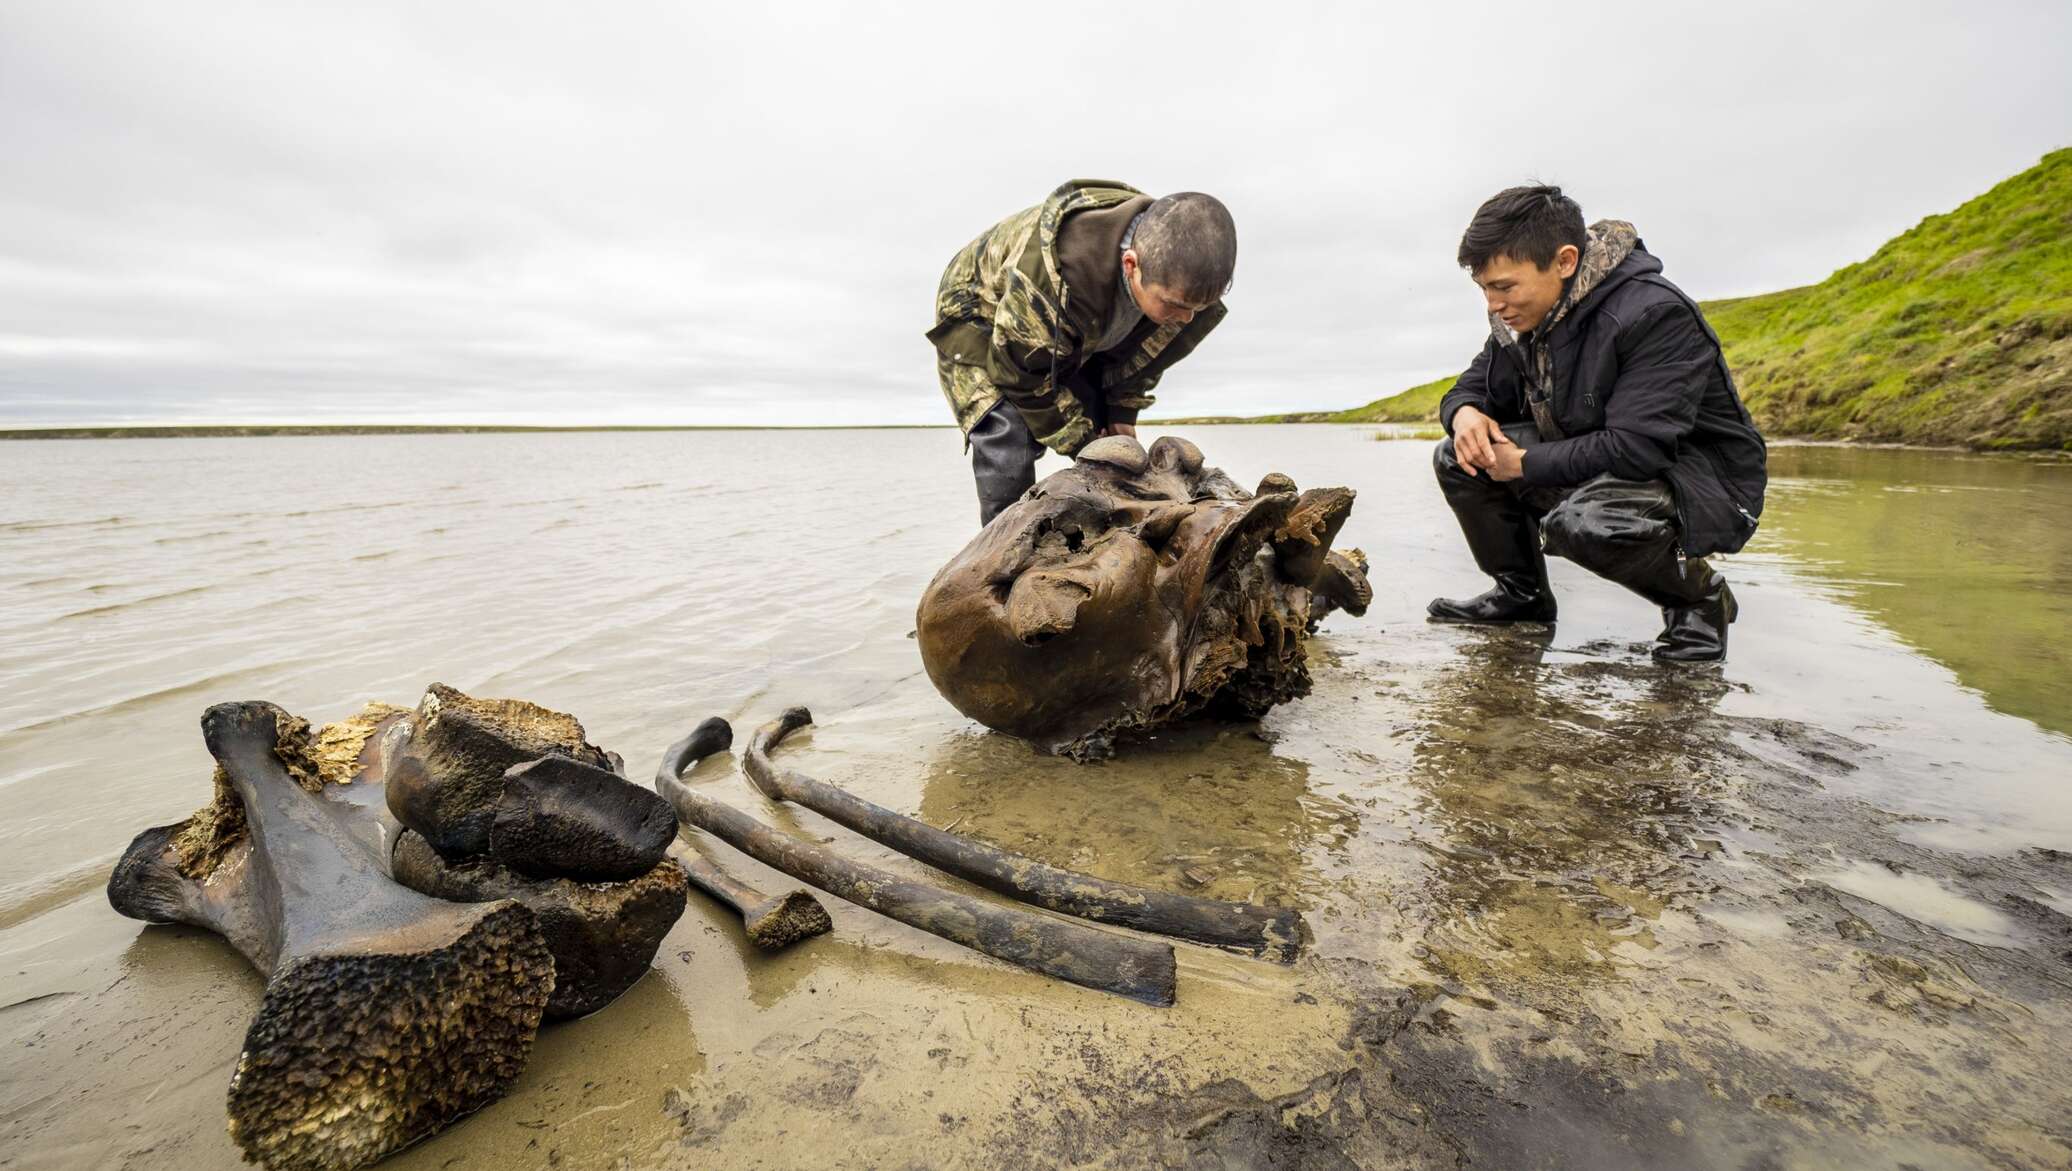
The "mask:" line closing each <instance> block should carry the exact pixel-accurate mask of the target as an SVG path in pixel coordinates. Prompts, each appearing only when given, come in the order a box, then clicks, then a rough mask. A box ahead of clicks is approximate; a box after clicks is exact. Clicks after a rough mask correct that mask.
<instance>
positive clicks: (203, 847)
mask: <svg viewBox="0 0 2072 1171" xmlns="http://www.w3.org/2000/svg"><path fill="white" fill-rule="evenodd" d="M305 728H306V725H305V724H304V723H303V722H302V721H300V720H297V719H296V718H295V717H293V716H290V715H288V714H287V713H286V712H283V711H281V710H280V709H279V708H277V707H274V706H273V705H271V704H266V703H233V704H219V705H217V706H215V707H212V708H210V709H209V710H208V712H207V713H206V714H205V715H204V716H203V717H202V733H203V736H204V738H205V739H206V741H207V743H208V747H209V751H210V753H211V754H212V755H214V756H215V758H216V760H217V762H218V765H219V768H218V773H217V776H218V778H219V783H220V784H221V785H222V786H223V788H222V790H220V791H219V793H218V800H217V801H216V803H215V804H214V805H212V806H211V807H210V808H208V809H205V810H204V811H203V812H202V813H199V814H197V815H196V816H195V817H193V818H190V819H189V820H188V821H186V822H181V823H179V824H177V825H170V826H160V827H158V828H155V829H149V830H146V831H144V832H143V833H142V834H139V835H138V836H137V838H136V840H135V841H133V842H131V843H130V847H129V849H128V850H127V851H126V852H125V853H124V854H123V856H122V859H121V861H119V862H118V863H117V864H116V867H115V873H114V875H113V876H112V877H111V878H110V879H109V882H108V900H109V902H110V903H112V904H113V905H114V907H115V909H116V910H118V911H120V912H122V913H123V914H125V915H129V916H131V917H132V918H137V919H142V920H144V921H146V922H150V923H187V924H191V925H193V926H196V927H201V928H203V929H205V930H208V931H213V932H215V933H217V934H219V935H221V936H223V938H225V939H226V940H228V941H230V943H231V944H232V945H233V946H234V947H236V948H237V949H238V951H240V952H242V953H243V954H244V956H245V958H246V959H248V960H250V961H251V962H252V964H253V966H255V967H257V968H258V969H259V970H260V971H261V972H263V973H265V974H266V976H267V984H266V993H265V997H264V1000H263V1001H262V1003H261V1005H260V1008H259V1012H258V1015H257V1016H255V1017H254V1018H253V1020H252V1024H251V1027H250V1028H249V1029H248V1030H247V1031H246V1034H245V1042H244V1049H243V1051H242V1052H241V1053H240V1054H239V1055H238V1060H237V1069H236V1072H235V1073H234V1074H233V1075H232V1077H231V1081H230V1093H229V1115H230V1120H229V1125H230V1136H231V1138H232V1139H233V1140H234V1141H235V1142H236V1143H237V1145H238V1146H239V1147H240V1148H241V1149H242V1150H243V1151H244V1152H245V1155H246V1157H247V1158H249V1159H252V1160H254V1161H257V1162H260V1163H263V1164H265V1165H266V1166H268V1167H271V1168H274V1169H275V1171H289V1169H295V1171H301V1169H311V1171H339V1169H343V1168H354V1167H361V1166H365V1165H367V1164H369V1163H372V1162H374V1161H376V1160H378V1159H380V1158H382V1157H384V1156H386V1155H388V1154H389V1153H390V1152H393V1151H395V1150H398V1149H400V1148H402V1147H405V1146H408V1145H409V1144H411V1143H413V1142H416V1141H418V1140H419V1139H422V1138H424V1137H426V1136H427V1135H431V1134H434V1133H436V1132H437V1131H439V1130H440V1129H442V1128H444V1127H445V1126H447V1125H448V1124H450V1123H452V1122H453V1121H455V1120H457V1119H459V1118H462V1117H464V1116H466V1115H467V1114H469V1113H471V1112H473V1111H475V1110H478V1109H480V1108H482V1107H483V1106H485V1105H487V1104H489V1103H490V1102H492V1101H495V1100H496V1099H497V1098H498V1097H500V1096H502V1094H503V1093H504V1092H505V1090H507V1089H508V1088H509V1087H510V1085H511V1083H512V1082H513V1081H515V1080H517V1077H518V1075H519V1073H520V1072H521V1071H522V1070H523V1069H524V1068H525V1062H526V1059H527V1057H528V1056H529V1055H530V1054H531V1050H532V1042H533V1037H534V1034H535V1032H536V1031H537V1029H538V1027H539V1022H540V1015H541V1012H542V1010H543V1009H544V1008H545V1007H546V1003H547V997H548V994H549V991H550V990H551V989H552V987H553V983H554V968H553V960H552V958H551V957H550V956H549V954H548V951H547V945H546V943H545V942H544V941H543V940H542V939H541V937H540V934H539V929H538V926H537V925H536V923H535V921H534V919H533V916H532V913H531V912H530V911H528V910H526V909H525V908H524V907H523V906H520V905H519V904H517V903H515V902H510V901H498V902H493V903H479V904H473V905H466V904H458V903H449V902H443V901H441V900H438V899H434V898H429V897H426V896H424V895H421V894H418V893H416V892H414V891H411V890H407V889H405V888H403V887H401V886H398V885H396V884H395V883H394V882H391V881H390V880H389V879H388V877H387V875H386V874H385V873H384V872H383V869H382V865H381V862H380V860H379V859H378V858H376V857H375V856H373V855H372V854H370V853H369V852H368V850H367V848H366V846H365V842H364V839H363V838H362V837H361V836H360V832H359V829H356V827H355V826H354V825H353V824H352V823H353V822H354V821H355V820H356V819H360V820H363V816H362V812H363V811H360V810H357V809H355V808H354V807H352V806H350V805H348V804H347V803H345V802H338V801H332V800H329V799H327V798H326V797H325V796H324V794H323V792H322V789H323V783H322V781H321V780H320V779H319V777H318V776H317V774H316V771H315V770H314V769H313V768H311V767H310V765H309V762H308V758H307V756H306V745H305V743H304V742H303V740H302V736H303V732H304V729H305ZM360 828H364V827H360Z"/></svg>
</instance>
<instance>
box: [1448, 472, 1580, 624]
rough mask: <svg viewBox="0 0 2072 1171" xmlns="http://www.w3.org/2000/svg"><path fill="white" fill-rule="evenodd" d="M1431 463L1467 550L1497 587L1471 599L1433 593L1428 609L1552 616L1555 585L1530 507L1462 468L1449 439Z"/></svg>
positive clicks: (1466, 618) (1487, 617)
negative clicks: (1551, 578) (1457, 522)
mask: <svg viewBox="0 0 2072 1171" xmlns="http://www.w3.org/2000/svg"><path fill="white" fill-rule="evenodd" d="M1432 463H1433V467H1434V469H1435V470H1436V471H1437V472H1438V475H1439V487H1440V490H1441V491H1443V492H1444V493H1445V495H1446V503H1447V504H1449V505H1451V506H1452V508H1453V515H1454V518H1455V519H1457V520H1458V521H1460V529H1461V533H1462V535H1463V536H1465V537H1467V539H1468V551H1469V552H1471V553H1473V554H1474V555H1475V564H1476V565H1478V566H1480V567H1481V569H1482V572H1484V573H1486V574H1488V575H1489V576H1491V577H1493V578H1495V579H1496V588H1494V589H1491V590H1489V591H1488V592H1486V593H1482V594H1477V595H1476V596H1474V597H1472V598H1433V599H1432V602H1431V604H1430V605H1429V606H1426V607H1425V613H1426V614H1428V615H1430V616H1431V617H1432V618H1433V619H1434V620H1436V621H1439V622H1552V621H1554V609H1555V608H1554V590H1553V587H1552V586H1551V585H1549V584H1548V582H1547V558H1546V555H1545V554H1543V553H1541V552H1540V527H1539V522H1538V521H1537V520H1536V519H1534V517H1533V514H1532V512H1531V510H1529V509H1528V508H1526V506H1525V505H1524V503H1523V502H1521V501H1520V500H1519V499H1518V496H1517V494H1516V493H1514V492H1513V491H1512V490H1511V489H1510V488H1508V487H1506V486H1505V485H1502V484H1499V483H1496V482H1495V481H1493V480H1490V479H1487V478H1485V477H1480V476H1474V475H1470V474H1469V473H1468V472H1467V471H1466V470H1465V469H1463V468H1462V467H1461V466H1460V464H1459V463H1458V462H1457V461H1456V460H1455V459H1454V457H1453V441H1452V440H1450V439H1447V440H1441V441H1440V443H1439V450H1438V451H1437V452H1435V453H1434V455H1433V458H1432Z"/></svg>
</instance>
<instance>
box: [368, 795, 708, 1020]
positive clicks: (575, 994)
mask: <svg viewBox="0 0 2072 1171" xmlns="http://www.w3.org/2000/svg"><path fill="white" fill-rule="evenodd" d="M650 796H652V794H650ZM669 824H670V828H671V832H674V830H675V826H676V818H675V815H674V814H673V813H672V814H671V816H670V820H669ZM389 870H390V872H391V873H392V874H394V875H395V876H396V881H397V882H400V883H402V884H403V885H405V886H407V887H409V888H410V889H412V890H415V891H419V892H421V893H424V894H428V895H431V896H433V897H435V898H441V899H451V900H453V901H455V902H463V903H481V902H489V901H492V900H496V899H516V900H518V901H519V902H521V903H523V904H525V906H526V907H527V908H528V909H530V910H531V911H532V913H533V915H534V917H535V918H537V919H538V920H539V926H540V935H541V936H542V937H544V938H545V939H546V941H547V948H548V950H549V951H551V952H553V954H554V995H553V996H552V997H551V998H550V999H549V1000H548V1001H547V1019H548V1020H565V1019H567V1018H570V1017H579V1016H585V1015H587V1014H589V1013H593V1012H596V1011H597V1010H598V1009H600V1008H603V1007H604V1006H605V1005H607V1004H610V1003H611V1002H612V1001H614V1000H616V999H618V997H619V995H620V993H623V992H625V991H626V990H627V989H628V988H631V987H633V985H634V983H635V982H636V981H638V980H639V979H640V978H641V977H642V976H645V975H646V974H647V970H648V964H649V963H650V962H651V961H653V960H654V958H655V951H656V950H657V949H658V948H660V947H661V946H662V938H663V937H664V936H666V935H668V934H669V929H670V928H671V927H673V926H675V925H676V920H677V919H678V917H680V916H681V915H682V914H683V907H684V895H685V886H684V875H683V871H681V870H679V869H678V868H677V867H676V865H675V864H674V863H672V862H670V861H669V860H668V859H667V858H664V859H663V860H662V861H661V862H659V863H657V864H656V865H654V866H653V867H650V868H649V870H648V871H647V873H645V874H643V875H641V876H639V877H638V878H633V879H630V880H628V881H625V882H579V881H576V880H573V879H568V878H529V877H527V876H525V875H523V874H520V873H518V872H516V871H514V870H511V869H509V868H507V867H505V866H503V865H501V864H499V863H498V862H497V861H496V860H495V859H494V858H468V859H464V860H462V861H459V862H452V861H448V860H447V859H446V858H445V857H443V856H442V855H441V854H440V853H439V852H438V851H437V850H434V849H433V848H432V846H431V843H429V842H427V841H425V840H424V839H423V838H422V837H420V836H418V834H417V833H416V831H414V830H404V831H403V833H402V835H401V837H400V838H398V840H397V842H396V852H395V854H394V855H393V856H391V857H390V859H389Z"/></svg>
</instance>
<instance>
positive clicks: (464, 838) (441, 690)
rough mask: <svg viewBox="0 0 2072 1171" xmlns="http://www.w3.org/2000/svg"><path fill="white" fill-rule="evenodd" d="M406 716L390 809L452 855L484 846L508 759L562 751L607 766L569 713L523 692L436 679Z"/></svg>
mask: <svg viewBox="0 0 2072 1171" xmlns="http://www.w3.org/2000/svg"><path fill="white" fill-rule="evenodd" d="M410 724H411V727H410V734H409V737H408V739H407V740H406V741H405V742H404V744H403V745H402V747H401V749H400V751H399V752H398V753H397V755H396V758H395V759H394V760H392V761H390V762H389V767H388V803H389V809H390V811H391V812H393V813H394V814H395V816H396V820H397V821H400V822H402V823H403V824H404V825H405V826H408V827H409V828H411V829H414V830H416V831H417V832H418V833H419V834H421V835H423V837H424V839H425V840H426V841H428V842H430V843H431V844H432V846H433V847H434V848H436V849H437V850H438V851H439V852H440V853H441V854H444V855H446V856H447V857H448V858H452V859H459V858H466V857H470V856H473V855H477V854H485V853H488V852H489V836H490V827H491V824H492V823H493V822H494V820H495V817H496V809H497V799H498V798H499V797H500V796H501V795H502V794H503V787H504V774H505V772H506V771H508V770H509V769H510V768H511V767H512V766H513V765H519V764H525V763H528V762H530V761H535V760H538V759H540V758H541V757H543V756H562V757H567V758H568V759H570V760H575V761H579V762H581V763H583V764H587V765H591V766H594V767H596V768H600V769H604V770H606V771H610V769H611V759H610V757H609V756H607V755H606V754H605V753H604V752H603V751H602V750H601V749H599V748H597V747H596V746H595V745H592V744H590V743H588V742H587V741H585V739H584V736H583V726H582V725H581V724H579V723H577V722H576V719H575V717H573V716H570V715H566V714H564V713H562V712H557V711H550V710H549V709H547V708H543V707H540V706H539V705H538V704H533V703H527V702H526V701H524V700H522V699H476V698H474V697H472V696H468V695H464V694H462V693H461V692H458V691H455V690H454V689H453V688H451V687H448V686H446V685H445V684H443V683H434V684H432V685H431V687H430V688H429V689H427V690H426V692H425V696H424V699H423V700H422V701H421V702H420V703H419V704H418V705H417V710H416V712H414V713H413V714H412V715H411V716H410Z"/></svg>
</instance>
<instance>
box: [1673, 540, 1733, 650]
mask: <svg viewBox="0 0 2072 1171" xmlns="http://www.w3.org/2000/svg"><path fill="white" fill-rule="evenodd" d="M1686 564H1687V565H1693V566H1699V567H1702V569H1703V572H1704V573H1705V574H1706V575H1707V577H1709V578H1710V582H1709V583H1708V584H1710V586H1711V587H1712V588H1711V589H1709V590H1708V591H1707V592H1706V594H1705V597H1704V599H1703V600H1702V601H1700V602H1699V603H1698V604H1697V605H1695V606H1679V607H1672V606H1664V607H1662V633H1660V634H1658V635H1656V636H1655V652H1654V653H1655V658H1656V659H1657V660H1658V661H1660V662H1664V663H1715V662H1718V661H1720V660H1722V659H1724V658H1726V657H1727V626H1728V625H1729V624H1730V623H1732V622H1733V621H1734V618H1735V615H1737V614H1738V613H1739V612H1740V609H1741V608H1740V606H1739V605H1738V604H1736V603H1735V601H1734V591H1733V590H1732V589H1731V588H1729V587H1728V585H1727V579H1726V578H1724V577H1721V576H1720V575H1719V574H1717V573H1714V572H1713V571H1712V569H1711V567H1710V566H1707V565H1705V562H1704V560H1703V559H1702V558H1701V559H1699V560H1697V561H1691V562H1686Z"/></svg>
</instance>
